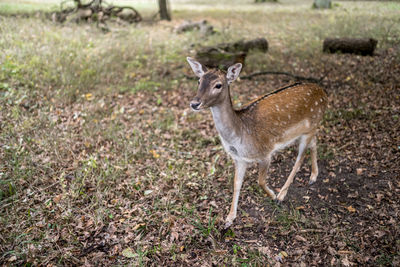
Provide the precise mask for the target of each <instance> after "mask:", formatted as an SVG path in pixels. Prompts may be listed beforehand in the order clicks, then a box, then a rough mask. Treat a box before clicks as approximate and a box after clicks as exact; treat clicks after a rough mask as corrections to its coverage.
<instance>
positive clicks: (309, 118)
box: [237, 84, 327, 144]
mask: <svg viewBox="0 0 400 267" xmlns="http://www.w3.org/2000/svg"><path fill="white" fill-rule="evenodd" d="M326 106H327V96H326V94H325V92H324V90H323V89H322V88H321V87H319V86H318V85H316V84H294V85H292V86H288V87H285V88H282V89H279V90H277V91H275V92H273V93H270V94H267V95H264V96H261V97H259V98H257V99H255V100H253V101H252V102H250V103H249V104H247V105H245V106H244V108H242V109H241V110H238V111H237V114H238V116H239V117H240V119H241V120H242V121H243V124H244V125H245V126H246V128H247V131H248V132H249V133H250V134H251V135H253V136H254V137H255V138H256V139H257V141H258V142H261V143H263V144H268V143H269V142H274V143H275V142H280V141H282V142H285V141H286V140H289V139H291V138H294V137H296V136H297V135H301V134H306V133H307V132H311V131H315V130H316V128H317V127H318V125H319V123H320V121H321V120H322V118H323V115H324V112H325V109H326Z"/></svg>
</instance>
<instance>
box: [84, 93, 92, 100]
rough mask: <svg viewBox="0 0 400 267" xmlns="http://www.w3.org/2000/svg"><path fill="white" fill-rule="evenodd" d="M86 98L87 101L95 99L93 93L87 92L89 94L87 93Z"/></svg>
mask: <svg viewBox="0 0 400 267" xmlns="http://www.w3.org/2000/svg"><path fill="white" fill-rule="evenodd" d="M85 98H86V100H87V101H91V100H93V99H94V96H93V94H92V93H87V94H85Z"/></svg>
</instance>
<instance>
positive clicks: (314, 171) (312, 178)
mask: <svg viewBox="0 0 400 267" xmlns="http://www.w3.org/2000/svg"><path fill="white" fill-rule="evenodd" d="M309 147H310V149H311V176H310V182H309V184H310V185H311V184H313V183H315V182H316V181H317V176H318V163H317V157H318V153H317V137H316V136H314V137H313V138H312V140H311V142H310V145H309Z"/></svg>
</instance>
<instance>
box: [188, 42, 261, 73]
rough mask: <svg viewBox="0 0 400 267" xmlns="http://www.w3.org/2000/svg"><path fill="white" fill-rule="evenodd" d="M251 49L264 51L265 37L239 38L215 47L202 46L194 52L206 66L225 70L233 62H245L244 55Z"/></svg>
mask: <svg viewBox="0 0 400 267" xmlns="http://www.w3.org/2000/svg"><path fill="white" fill-rule="evenodd" d="M251 50H258V51H261V52H264V53H266V52H267V51H268V42H267V40H266V39H265V38H257V39H254V40H250V41H244V40H240V41H238V42H234V43H222V44H218V45H217V46H215V47H203V48H201V49H200V50H199V51H197V52H196V55H195V57H196V59H197V60H198V61H199V62H200V63H201V64H203V65H204V66H206V67H209V68H220V69H223V70H227V69H228V67H229V66H231V65H233V64H235V63H242V64H243V65H244V64H245V60H246V56H247V54H248V53H249V52H250V51H251Z"/></svg>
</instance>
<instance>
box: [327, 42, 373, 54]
mask: <svg viewBox="0 0 400 267" xmlns="http://www.w3.org/2000/svg"><path fill="white" fill-rule="evenodd" d="M377 43H378V41H377V40H375V39H373V38H326V39H325V40H324V43H323V47H322V51H323V52H325V53H338V52H339V53H348V54H357V55H362V56H368V55H369V56H372V55H373V54H374V50H375V48H376V45H377Z"/></svg>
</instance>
